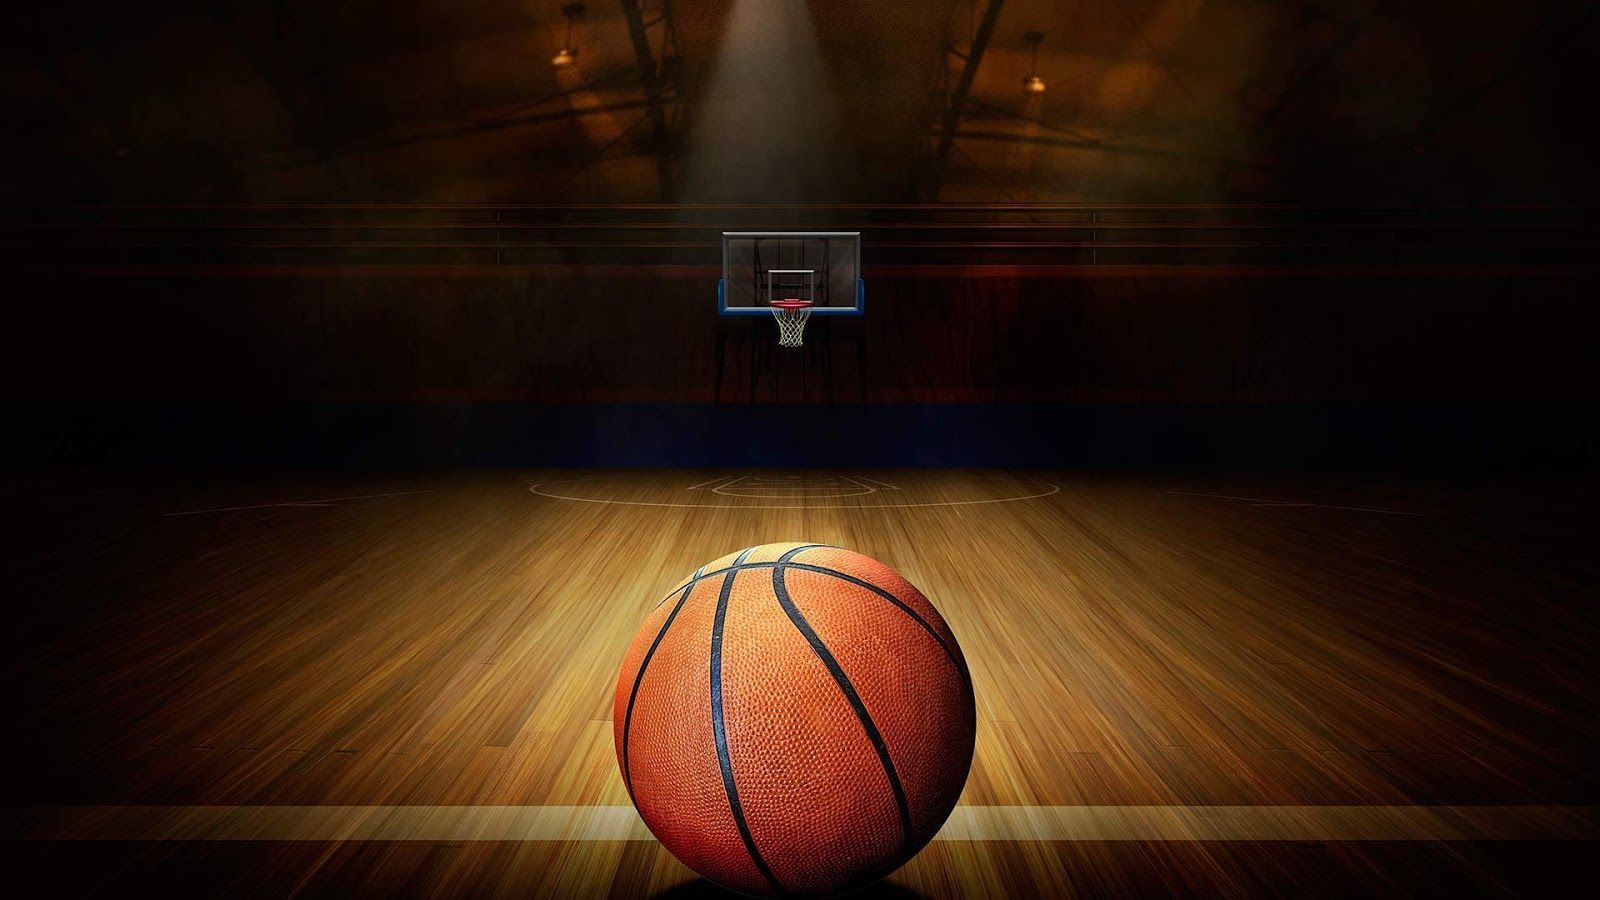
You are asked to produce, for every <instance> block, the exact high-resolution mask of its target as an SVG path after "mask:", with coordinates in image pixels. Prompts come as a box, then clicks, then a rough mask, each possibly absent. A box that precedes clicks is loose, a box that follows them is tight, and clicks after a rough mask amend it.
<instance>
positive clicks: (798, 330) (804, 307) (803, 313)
mask: <svg viewBox="0 0 1600 900" xmlns="http://www.w3.org/2000/svg"><path fill="white" fill-rule="evenodd" d="M771 306H772V317H773V318H774V319H777V320H778V346H779V347H799V346H802V345H804V343H805V340H804V338H805V333H806V321H807V320H809V319H810V318H811V306H812V303H811V301H810V300H795V299H789V300H774V301H772V303H771Z"/></svg>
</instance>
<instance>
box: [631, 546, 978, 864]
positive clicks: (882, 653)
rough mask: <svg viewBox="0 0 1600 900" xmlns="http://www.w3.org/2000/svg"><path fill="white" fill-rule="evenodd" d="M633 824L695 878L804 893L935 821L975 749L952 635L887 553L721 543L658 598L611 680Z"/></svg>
mask: <svg viewBox="0 0 1600 900" xmlns="http://www.w3.org/2000/svg"><path fill="white" fill-rule="evenodd" d="M614 721H615V737H616V744H617V761H618V763H619V764H620V766H621V767H622V780H623V783H624V784H625V785H626V786H627V788H628V792H629V794H630V796H632V798H633V803H634V806H636V807H637V808H638V810H639V814H640V815H641V816H642V817H643V818H644V821H645V824H646V825H648V826H650V830H651V831H652V832H653V833H654V834H655V836H656V837H657V838H659V839H660V840H661V843H662V844H664V845H666V847H667V849H668V850H670V851H672V853H673V855H675V856H677V857H678V859H680V860H682V861H683V862H684V864H685V865H687V866H689V868H691V869H694V870H695V871H696V872H699V873H700V874H701V875H704V876H705V877H706V878H708V879H710V880H712V881H714V882H716V883H718V884H720V885H722V886H724V887H727V888H731V889H733V890H736V891H743V892H745V893H748V894H759V895H778V894H783V895H800V896H818V895H824V894H833V893H838V892H841V891H846V890H850V889H852V888H855V887H860V886H862V885H864V884H867V883H870V882H872V881H874V880H876V879H878V878H880V877H882V876H883V875H886V874H888V873H889V872H891V871H893V870H894V869H895V868H897V867H899V866H900V865H901V864H902V863H904V862H905V861H906V860H908V859H910V858H911V857H912V856H913V855H914V854H915V853H916V852H917V851H918V850H920V849H922V847H923V845H925V844H927V842H928V841H929V840H930V839H931V838H932V837H933V835H934V833H935V832H937V831H938V830H939V827H940V826H941V825H942V824H944V820H945V818H946V817H947V816H949V815H950V810H951V809H952V808H954V807H955V803H956V799H957V797H959V796H960V794H961V788H962V785H963V784H964V783H965V782H966V780H967V770H968V768H969V767H970V766H971V764H972V746H973V737H974V733H975V730H976V713H975V710H974V707H973V699H972V681H971V679H970V677H969V676H968V674H967V664H966V660H965V659H964V658H962V655H961V648H960V647H958V646H957V645H956V639H955V636H954V635H953V634H951V633H950V628H949V626H947V625H946V624H945V622H944V619H942V618H940V616H939V613H938V611H936V610H935V609H934V608H933V604H931V603H929V602H928V600H927V598H926V597H924V596H922V594H921V592H919V591H918V590H917V589H916V588H915V587H913V586H912V585H911V583H910V582H908V581H906V580H905V579H904V578H901V577H900V576H899V575H897V574H895V573H894V572H893V571H892V570H891V569H889V567H888V566H885V565H884V564H882V563H880V562H878V561H876V560H873V559H870V558H868V557H865V556H862V555H861V554H859V553H852V552H851V551H849V550H841V549H839V548H837V547H825V546H821V545H817V544H767V545H765V546H761V547H752V548H750V549H748V550H743V551H741V552H739V553H736V554H729V555H728V556H725V557H723V558H722V559H719V560H717V561H716V562H713V563H709V564H707V565H705V566H702V567H701V568H700V570H699V571H697V572H695V574H694V575H693V576H692V577H690V578H689V579H688V580H687V581H685V582H684V583H683V584H681V585H679V586H678V587H677V588H676V589H674V590H673V591H672V593H670V594H668V595H667V597H666V598H665V599H664V600H662V601H661V602H660V603H659V604H658V605H657V606H656V607H655V608H654V609H653V610H652V611H651V612H650V614H649V615H648V616H646V617H645V621H644V625H643V626H642V627H641V628H640V629H639V633H638V635H636V636H635V637H634V639H633V645H632V646H631V647H629V648H628V655H627V658H626V659H625V660H624V661H623V663H622V674H621V676H620V677H619V678H618V679H617V694H616V707H615V718H614Z"/></svg>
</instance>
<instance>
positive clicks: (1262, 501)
mask: <svg viewBox="0 0 1600 900" xmlns="http://www.w3.org/2000/svg"><path fill="white" fill-rule="evenodd" d="M1167 493H1169V494H1182V495H1184V496H1185V497H1210V498H1211V499H1213V500H1238V501H1240V502H1241V503H1249V504H1250V505H1251V506H1269V507H1270V506H1286V507H1294V506H1304V507H1311V508H1313V509H1342V510H1346V511H1348V512H1369V513H1382V514H1384V515H1386V516H1416V517H1418V518H1427V516H1428V514H1427V513H1419V512H1407V511H1405V510H1403V509H1378V508H1376V507H1371V506H1334V505H1333V504H1330V503H1301V502H1299V501H1296V500H1270V499H1267V498H1264V497H1235V496H1232V495H1231V494H1202V493H1199V492H1197V491H1167Z"/></svg>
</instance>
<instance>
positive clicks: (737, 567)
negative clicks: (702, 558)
mask: <svg viewBox="0 0 1600 900" xmlns="http://www.w3.org/2000/svg"><path fill="white" fill-rule="evenodd" d="M755 549H756V548H754V547H750V548H748V549H747V550H745V551H744V552H745V553H749V552H750V551H752V550H755ZM820 549H827V550H843V549H844V548H843V547H835V546H833V545H831V544H807V545H805V546H804V547H796V548H794V550H791V551H790V552H791V553H796V552H799V551H801V550H820ZM739 558H740V559H743V558H744V557H743V555H741V556H740V557H739ZM775 565H777V563H776V562H758V563H740V562H738V560H735V561H734V563H733V565H729V566H723V567H722V568H720V569H712V570H711V571H709V572H707V571H705V567H704V566H702V567H701V570H700V571H699V572H697V573H695V575H694V576H693V577H692V578H690V579H689V582H688V584H685V585H680V586H679V587H675V588H673V589H672V590H671V591H668V592H667V595H666V596H665V597H662V598H661V599H660V600H657V601H656V606H660V605H661V604H663V603H665V602H667V601H668V600H671V599H672V595H673V594H676V593H677V592H678V591H681V590H683V588H685V587H688V585H689V584H694V583H695V582H696V581H705V580H707V579H710V578H715V577H717V576H718V575H721V574H722V573H724V572H743V571H744V570H746V569H770V568H772V567H773V566H775ZM820 571H824V572H832V571H833V570H832V569H820Z"/></svg>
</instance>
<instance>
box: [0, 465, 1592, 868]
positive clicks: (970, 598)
mask: <svg viewBox="0 0 1600 900" xmlns="http://www.w3.org/2000/svg"><path fill="white" fill-rule="evenodd" d="M95 478H96V479H97V480H93V481H86V480H83V479H81V478H78V477H76V476H39V477H37V478H34V479H30V480H29V481H28V483H26V484H22V485H16V486H13V487H12V488H11V489H10V491H9V495H8V499H9V501H10V505H11V508H12V513H13V516H14V520H15V521H16V522H18V523H19V524H20V525H22V526H23V530H22V533H21V534H19V535H17V536H16V537H15V538H14V539H13V540H14V544H15V547H16V549H17V551H18V552H17V553H16V554H15V558H16V559H17V560H18V561H19V565H20V571H18V572H15V573H14V576H13V578H14V584H15V588H14V590H17V591H19V592H21V593H23V594H26V595H28V596H30V597H32V598H33V602H32V603H31V604H30V606H29V607H28V608H27V609H26V610H25V611H24V612H22V613H21V614H20V615H21V617H22V618H21V621H19V622H18V623H16V627H15V630H14V633H13V640H14V642H15V645H14V646H13V647H12V649H11V653H10V654H8V655H7V659H8V670H9V672H8V674H9V678H8V681H9V682H10V683H11V684H12V685H13V690H14V691H16V692H17V697H18V698H21V699H22V700H23V701H24V702H20V703H15V704H14V705H15V706H17V707H18V708H19V709H20V714H19V719H18V724H19V728H18V731H17V735H18V736H17V737H16V738H15V739H13V740H12V741H10V742H9V747H8V750H7V754H8V756H9V757H10V758H11V762H12V768H11V771H12V772H13V773H14V775H13V778H12V780H11V783H10V787H11V793H12V795H13V797H14V799H13V800H12V801H11V805H12V806H13V807H14V809H13V812H14V813H15V826H14V829H13V830H14V833H15V835H16V836H18V837H22V838H27V839H29V840H28V842H27V843H20V844H17V843H14V844H11V845H10V849H11V851H12V852H13V855H14V857H15V859H14V861H13V864H12V872H13V877H14V878H15V879H17V880H18V883H19V884H21V885H22V886H23V887H24V888H29V887H31V888H33V889H41V890H42V889H44V888H45V887H49V888H51V889H52V890H55V891H60V890H63V889H65V888H73V887H76V888H81V889H90V888H99V889H106V890H111V891H126V890H134V889H137V888H140V887H154V886H163V887H170V886H173V885H177V884H179V883H182V884H184V885H186V886H188V887H191V888H193V887H200V888H202V889H206V890H211V891H222V890H229V891H238V892H245V893H264V894H277V893H283V892H285V891H291V890H301V891H307V892H311V893H329V894H341V893H350V892H354V893H362V894H368V895H383V894H387V893H392V892H394V891H397V890H401V889H405V890H410V891H415V892H421V893H465V892H474V893H477V892H488V893H504V894H508V895H510V894H519V895H527V894H533V895H541V896H542V895H565V896H574V895H577V896H584V895H603V894H607V893H610V894H614V895H619V896H648V895H652V894H662V895H664V896H670V897H678V896H696V895H699V894H702V893H705V892H707V890H708V889H707V888H706V887H705V886H704V885H702V884H700V883H698V882H696V881H695V880H694V878H693V876H692V873H690V872H688V870H686V869H684V868H683V867H682V866H680V865H679V864H677V863H676V862H675V861H674V860H673V859H672V858H671V857H670V856H668V855H666V854H665V853H664V852H663V851H661V850H660V849H659V847H658V846H657V845H656V844H655V843H654V842H652V841H651V840H649V838H648V835H647V834H646V833H643V832H642V831H641V830H640V829H639V827H638V824H637V821H636V819H634V818H632V814H631V811H630V810H629V809H628V808H627V803H628V801H627V796H626V793H625V792H624V790H623V788H622V785H621V782H620V779H619V777H618V775H617V770H616V765H615V762H614V757H613V751H612V731H611V723H610V721H609V717H610V715H611V706H610V700H611V690H612V686H613V683H614V679H615V677H616V672H617V666H618V664H619V662H620V659H621V654H622V652H623V649H624V648H625V646H626V643H627V641H628V639H629V638H630V637H631V635H632V634H633V632H634V629H635V628H636V627H637V625H638V622H639V619H640V617H641V616H642V615H643V613H644V612H645V610H647V609H648V608H649V607H650V606H651V605H652V604H654V603H655V602H656V601H658V600H659V599H660V598H661V596H662V595H663V594H664V593H665V592H666V591H667V590H669V589H670V588H671V587H672V586H673V585H674V584H676V583H677V582H678V581H680V580H681V579H682V578H683V577H684V576H686V575H687V574H688V573H690V572H691V571H692V570H693V569H694V568H695V567H696V566H698V565H700V564H701V563H704V562H706V561H708V560H711V559H714V558H716V557H718V556H721V555H723V554H725V553H728V552H730V551H732V550H736V549H738V548H740V547H744V546H749V545H753V544H760V543H767V542H775V541H785V540H807V541H818V542H825V543H831V544H838V545H842V546H846V547H851V548H853V549H856V550H859V551H861V552H863V553H866V554H868V555H871V556H873V557H876V558H878V559H881V560H883V561H885V562H886V563H888V564H890V565H892V566H893V567H894V568H896V569H897V570H898V571H900V572H901V573H902V574H904V575H905V576H906V577H908V578H909V579H911V580H912V581H913V582H914V583H916V584H917V585H918V586H919V587H921V588H922V590H923V591H924V592H925V593H926V594H927V595H928V596H929V597H930V598H931V599H932V600H933V601H934V602H935V603H936V604H937V605H938V607H939V609H940V610H941V612H942V613H943V614H944V615H945V617H946V618H947V620H948V621H949V623H950V625H951V627H952V629H953V630H954V632H955V634H956V635H957V637H958V638H959V639H960V641H961V644H962V646H963V649H964V650H965V653H966V656H967V659H968V661H969V664H970V666H971V670H972V676H973V680H974V683H975V686H976V692H977V699H978V717H979V732H978V747H977V756H976V760H975V762H974V766H973V770H972V774H971V777H970V779H969V782H968V784H967V788H966V792H965V794H964V796H963V801H962V806H961V807H958V809H957V812H956V815H955V816H954V817H953V818H952V820H951V823H950V826H949V827H947V829H946V833H945V834H944V835H942V837H941V840H938V841H936V842H935V843H934V844H933V845H932V846H931V847H930V848H929V849H928V850H927V851H926V852H924V853H923V854H922V855H921V856H919V857H918V858H917V859H916V860H914V861H913V862H912V863H911V864H910V865H909V866H908V867H906V868H905V869H904V870H902V871H901V872H899V873H897V874H896V875H895V876H893V877H892V878H891V879H890V882H889V884H888V885H887V886H885V887H884V888H882V890H881V893H884V894H886V895H888V896H929V897H934V896H952V895H960V894H969V895H970V894H989V895H993V896H1019V895H1027V894H1060V893H1066V892H1072V891H1080V892H1085V893H1091V892H1092V893H1127V894H1148V893H1174V892H1175V893H1183V894H1203V893H1217V892H1239V891H1250V892H1261V893H1293V894H1302V893H1316V894H1338V893H1348V892H1350V891H1374V890H1395V889H1408V888H1409V889H1412V890H1439V889H1452V888H1454V889H1462V890H1471V891H1489V892H1524V893H1525V892H1528V891H1530V890H1534V889H1537V888H1539V887H1541V886H1550V885H1553V884H1554V883H1555V882H1554V880H1553V879H1556V878H1558V877H1561V876H1563V875H1567V876H1571V875H1575V874H1576V873H1578V872H1579V871H1580V870H1579V868H1578V867H1579V866H1581V865H1582V864H1583V862H1584V857H1585V855H1586V853H1587V852H1588V850H1587V847H1586V845H1585V844H1584V843H1583V842H1588V841H1593V840H1594V839H1595V838H1596V837H1597V836H1600V825H1597V819H1596V817H1595V815H1594V814H1593V813H1592V812H1591V811H1590V810H1588V809H1585V808H1584V807H1589V806H1591V805H1592V804H1594V803H1595V802H1596V796H1597V791H1596V787H1597V780H1596V776H1595V774H1594V772H1593V770H1592V767H1591V766H1590V765H1589V760H1590V758H1591V757H1592V756H1593V752H1594V748H1595V746H1596V743H1597V741H1596V738H1597V734H1596V732H1597V726H1596V721H1597V718H1596V711H1597V710H1596V701H1595V699H1594V694H1593V692H1592V690H1591V688H1592V685H1593V684H1594V682H1595V678H1594V676H1595V671H1594V660H1593V651H1592V648H1593V647H1594V646H1595V641H1596V638H1597V634H1596V631H1597V628H1596V624H1595V618H1594V616H1593V613H1592V604H1593V601H1594V585H1595V583H1596V579H1595V575H1596V572H1595V568H1596V564H1595V563H1594V562H1593V553H1592V549H1591V548H1590V547H1589V546H1588V541H1587V537H1588V535H1589V534H1590V533H1591V532H1592V527H1590V526H1589V525H1588V524H1587V523H1588V522H1589V520H1590V518H1591V516H1592V509H1593V501H1594V499H1595V493H1596V492H1595V491H1594V489H1593V486H1592V485H1591V484H1568V483H1562V484H1557V483H1520V484H1470V485H1469V484H1461V483H1444V482H1439V483H1430V484H1411V483H1400V482H1388V483H1373V482H1354V481H1348V480H1346V481H1341V482H1337V483H1330V482H1326V481H1318V480H1312V479H1303V478H1302V479H1290V478H1279V479H1262V478H1254V479H1243V478H1239V479H1229V478H1223V477H1208V478H1204V479H1199V478H1177V477H1155V476H1137V477H1135V476H1085V475H1082V474H1073V473H1061V472H1029V473H1015V472H960V471H938V472H934V471H875V472H873V471H867V472H756V471H749V472H745V471H739V472H620V471H619V472H529V473H518V472H485V473H476V474H465V475H459V476H451V477H442V476H406V477H399V476H395V477H373V476H362V477H337V478H302V479H294V480H290V479H284V478H274V479H263V480H255V481H245V482H237V481H219V482H217V483H214V484H209V483H208V484H201V483H198V482H196V481H195V480H193V479H190V480H187V481H180V480H176V479H162V478H153V477H140V478H137V479H131V478H130V479H116V478H110V477H107V476H95ZM507 808H514V809H507ZM63 886H65V888H64V887H63Z"/></svg>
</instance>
